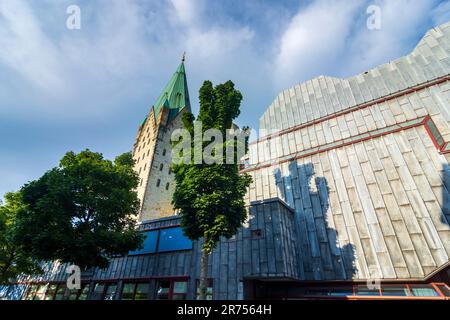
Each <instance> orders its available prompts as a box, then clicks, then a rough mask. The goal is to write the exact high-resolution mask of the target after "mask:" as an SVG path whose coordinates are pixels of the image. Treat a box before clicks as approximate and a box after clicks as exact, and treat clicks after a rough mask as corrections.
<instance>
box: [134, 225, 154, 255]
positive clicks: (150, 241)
mask: <svg viewBox="0 0 450 320" xmlns="http://www.w3.org/2000/svg"><path fill="white" fill-rule="evenodd" d="M144 234H145V239H144V247H143V248H142V249H138V250H134V251H130V252H129V253H128V254H129V255H136V254H146V253H155V252H156V243H157V241H158V230H155V231H146V232H144Z"/></svg>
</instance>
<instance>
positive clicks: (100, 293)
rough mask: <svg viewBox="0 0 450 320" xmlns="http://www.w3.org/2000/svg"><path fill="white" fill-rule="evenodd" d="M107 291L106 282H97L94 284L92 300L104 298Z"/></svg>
mask: <svg viewBox="0 0 450 320" xmlns="http://www.w3.org/2000/svg"><path fill="white" fill-rule="evenodd" d="M104 292H105V284H104V283H96V284H95V286H94V292H93V293H92V297H91V299H92V300H103V297H104Z"/></svg>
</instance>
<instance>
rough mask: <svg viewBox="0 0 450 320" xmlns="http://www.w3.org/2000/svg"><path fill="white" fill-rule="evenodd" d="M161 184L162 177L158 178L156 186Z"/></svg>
mask: <svg viewBox="0 0 450 320" xmlns="http://www.w3.org/2000/svg"><path fill="white" fill-rule="evenodd" d="M160 184H161V179H158V181H156V186H157V187H159V185H160Z"/></svg>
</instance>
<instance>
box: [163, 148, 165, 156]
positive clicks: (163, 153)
mask: <svg viewBox="0 0 450 320" xmlns="http://www.w3.org/2000/svg"><path fill="white" fill-rule="evenodd" d="M165 155H166V149H164V150H163V157H164V156H165Z"/></svg>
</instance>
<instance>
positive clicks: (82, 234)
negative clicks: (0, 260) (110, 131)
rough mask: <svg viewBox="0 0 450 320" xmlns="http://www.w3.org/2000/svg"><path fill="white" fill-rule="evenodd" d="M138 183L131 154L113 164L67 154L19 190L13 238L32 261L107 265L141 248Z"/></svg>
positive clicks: (87, 154)
mask: <svg viewBox="0 0 450 320" xmlns="http://www.w3.org/2000/svg"><path fill="white" fill-rule="evenodd" d="M138 180H139V178H138V176H137V175H136V173H135V172H134V170H133V159H132V157H131V154H129V153H126V154H123V155H121V156H118V157H116V159H115V161H114V162H111V161H109V160H105V159H103V156H102V154H100V153H95V152H91V151H89V150H85V151H82V152H80V153H78V154H75V153H74V152H68V153H66V155H65V156H64V157H63V158H62V159H61V161H60V164H59V166H58V167H55V168H53V169H51V170H49V171H47V172H46V173H45V174H44V175H43V176H42V177H41V178H39V179H38V180H36V181H33V182H30V183H29V184H26V185H25V186H24V187H22V189H21V193H22V196H23V201H24V203H25V204H26V208H25V210H22V211H20V212H19V214H18V215H17V228H16V233H15V240H16V241H17V243H20V244H21V245H22V246H23V247H26V248H27V251H28V253H29V254H30V256H32V257H33V258H35V259H39V260H44V261H50V260H59V261H61V262H63V263H66V262H67V263H73V264H76V265H78V266H79V267H80V268H90V267H101V268H104V267H107V266H108V260H109V259H110V258H111V257H113V256H116V255H124V254H127V253H128V251H130V250H135V249H136V248H138V247H139V246H141V245H142V241H143V236H142V235H141V234H140V232H139V231H138V230H137V229H136V227H135V220H134V219H133V215H136V214H137V213H138V209H139V200H138V198H137V194H136V192H135V191H134V190H135V189H136V187H137V185H138Z"/></svg>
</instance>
